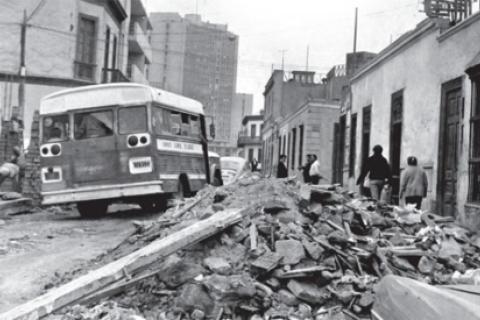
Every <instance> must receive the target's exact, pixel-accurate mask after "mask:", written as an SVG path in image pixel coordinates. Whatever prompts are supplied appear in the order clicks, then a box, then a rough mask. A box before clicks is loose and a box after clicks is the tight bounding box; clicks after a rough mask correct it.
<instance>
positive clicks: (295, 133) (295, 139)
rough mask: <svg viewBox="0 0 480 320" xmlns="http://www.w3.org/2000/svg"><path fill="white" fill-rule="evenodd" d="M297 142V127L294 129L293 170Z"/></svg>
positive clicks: (293, 168) (293, 167)
mask: <svg viewBox="0 0 480 320" xmlns="http://www.w3.org/2000/svg"><path fill="white" fill-rule="evenodd" d="M296 144H297V129H296V128H293V129H292V170H295V150H296Z"/></svg>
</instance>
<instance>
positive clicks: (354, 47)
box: [352, 8, 358, 75]
mask: <svg viewBox="0 0 480 320" xmlns="http://www.w3.org/2000/svg"><path fill="white" fill-rule="evenodd" d="M353 28H354V29H353V30H354V31H353V59H352V64H353V68H352V69H353V72H352V75H353V74H354V73H355V72H356V71H357V31H358V8H355V22H354V27H353Z"/></svg>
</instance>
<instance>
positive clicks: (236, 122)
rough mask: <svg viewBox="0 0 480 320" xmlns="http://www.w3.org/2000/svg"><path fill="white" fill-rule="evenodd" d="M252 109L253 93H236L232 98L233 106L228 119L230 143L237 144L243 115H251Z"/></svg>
mask: <svg viewBox="0 0 480 320" xmlns="http://www.w3.org/2000/svg"><path fill="white" fill-rule="evenodd" d="M252 111H253V94H249V93H236V94H235V97H234V99H233V108H232V115H231V121H230V132H231V133H232V134H231V135H230V143H231V144H232V145H235V144H237V135H238V132H240V128H241V127H242V121H243V118H244V117H245V116H248V115H251V114H252Z"/></svg>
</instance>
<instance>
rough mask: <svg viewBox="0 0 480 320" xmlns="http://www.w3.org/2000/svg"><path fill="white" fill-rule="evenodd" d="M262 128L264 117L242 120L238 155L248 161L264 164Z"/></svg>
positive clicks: (251, 116) (252, 116) (249, 116)
mask: <svg viewBox="0 0 480 320" xmlns="http://www.w3.org/2000/svg"><path fill="white" fill-rule="evenodd" d="M262 126H263V115H261V114H258V115H248V116H245V117H244V118H243V120H242V129H241V130H240V131H239V132H238V139H237V146H238V148H239V151H238V154H239V156H240V157H243V158H245V160H247V161H252V160H253V159H255V160H257V161H258V162H259V163H262V160H263V159H262V158H263V150H262Z"/></svg>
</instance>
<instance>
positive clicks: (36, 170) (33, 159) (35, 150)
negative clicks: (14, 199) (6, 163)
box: [22, 112, 41, 205]
mask: <svg viewBox="0 0 480 320" xmlns="http://www.w3.org/2000/svg"><path fill="white" fill-rule="evenodd" d="M39 140H40V124H39V114H38V112H35V113H34V115H33V122H32V130H31V138H30V145H29V146H28V150H27V154H26V156H25V162H26V163H27V165H26V168H25V178H24V179H23V183H22V187H23V194H24V195H25V196H26V197H29V198H32V199H33V201H34V204H36V205H39V204H40V202H41V196H40V188H41V177H40V151H39V147H40V146H39Z"/></svg>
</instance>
